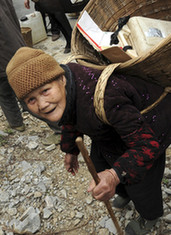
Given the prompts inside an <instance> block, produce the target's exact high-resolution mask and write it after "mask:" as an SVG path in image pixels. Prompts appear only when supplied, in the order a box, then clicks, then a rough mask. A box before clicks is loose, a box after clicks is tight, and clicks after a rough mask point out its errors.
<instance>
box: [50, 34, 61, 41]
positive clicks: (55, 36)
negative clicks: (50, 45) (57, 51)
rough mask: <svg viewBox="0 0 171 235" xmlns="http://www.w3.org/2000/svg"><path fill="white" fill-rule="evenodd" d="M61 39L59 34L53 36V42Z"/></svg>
mask: <svg viewBox="0 0 171 235" xmlns="http://www.w3.org/2000/svg"><path fill="white" fill-rule="evenodd" d="M59 38H60V35H59V34H52V41H53V42H54V41H56V40H58V39H59Z"/></svg>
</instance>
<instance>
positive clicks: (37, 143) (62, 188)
mask: <svg viewBox="0 0 171 235" xmlns="http://www.w3.org/2000/svg"><path fill="white" fill-rule="evenodd" d="M35 47H36V48H41V49H43V50H45V51H46V52H47V53H49V54H51V55H53V56H54V57H55V59H57V60H58V62H62V61H63V60H64V59H66V58H67V57H68V56H69V55H70V54H65V55H64V54H63V50H64V47H65V41H64V39H63V37H62V36H61V38H60V39H59V40H58V41H57V42H55V43H54V42H51V39H50V37H48V39H47V40H45V41H43V42H41V43H39V44H37V45H35ZM23 117H24V123H25V125H26V130H25V131H24V132H22V133H21V132H16V131H13V130H11V129H10V128H9V127H8V124H7V122H6V119H5V117H4V115H3V113H2V111H1V110H0V162H1V165H0V235H14V234H33V233H34V234H36V235H43V234H47V235H52V234H53V235H55V234H62V235H65V234H68V235H78V234H80V235H91V234H92V235H110V234H116V229H115V228H114V227H113V225H112V222H111V219H110V218H109V215H108V212H107V210H106V208H105V206H104V204H103V203H102V202H98V201H96V200H94V199H93V198H92V197H91V195H90V194H89V193H87V187H88V185H89V181H90V179H91V176H90V174H89V172H88V170H87V167H86V165H85V163H84V160H83V158H82V157H81V156H79V163H80V169H79V172H78V174H77V175H76V176H75V177H74V176H72V175H70V174H69V173H67V172H66V170H65V168H64V165H63V158H64V154H63V153H62V152H61V151H60V148H59V145H57V146H55V145H50V146H45V145H43V144H42V140H44V139H45V138H46V137H47V136H48V135H50V134H52V131H51V130H50V129H49V128H48V126H47V125H46V124H45V123H43V122H41V121H39V120H37V119H35V118H34V117H31V116H30V115H29V114H28V113H24V114H23ZM85 143H86V146H87V148H88V149H89V147H90V140H89V138H88V137H85ZM170 163H171V148H169V149H168V151H167V164H166V170H165V175H164V179H163V183H162V188H163V198H164V216H163V217H162V218H161V219H160V221H159V222H158V223H157V225H156V227H155V228H154V230H153V231H152V233H151V235H164V234H167V235H169V234H171V225H170V223H171V214H170V208H171V200H170V197H171V190H170V185H171V165H170ZM111 202H112V201H111ZM115 215H116V217H117V220H118V222H119V224H120V225H121V226H122V229H124V227H125V226H126V225H127V223H128V222H129V221H130V220H131V219H132V218H134V217H136V216H137V213H136V211H135V210H134V206H133V204H132V203H129V205H128V206H127V208H126V209H124V210H123V211H122V212H115Z"/></svg>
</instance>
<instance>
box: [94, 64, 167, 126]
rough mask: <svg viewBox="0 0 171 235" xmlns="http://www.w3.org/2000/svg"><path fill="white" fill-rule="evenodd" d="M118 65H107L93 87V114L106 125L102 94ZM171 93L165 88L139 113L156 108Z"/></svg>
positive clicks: (107, 122)
mask: <svg viewBox="0 0 171 235" xmlns="http://www.w3.org/2000/svg"><path fill="white" fill-rule="evenodd" d="M119 65H120V63H119V64H110V65H108V66H107V67H106V68H105V69H104V70H103V72H102V73H101V75H100V77H99V79H98V82H97V84H96V87H95V93H94V108H95V113H96V115H97V116H98V118H99V119H100V120H101V121H102V122H104V123H106V124H108V125H111V124H110V123H109V121H108V120H107V118H106V113H105V110H104V93H105V89H106V85H107V81H108V79H109V77H110V76H111V74H112V73H113V72H114V70H115V69H116V68H117V67H118V66H119ZM168 93H171V87H165V89H164V92H163V93H162V94H161V96H160V97H159V98H158V99H157V100H156V101H155V102H154V103H153V104H152V105H150V106H148V107H147V108H146V109H144V110H142V111H141V114H145V113H147V112H149V111H150V110H152V109H153V108H154V107H156V106H157V105H158V104H159V103H160V101H161V100H163V99H164V97H165V96H166V95H167V94H168Z"/></svg>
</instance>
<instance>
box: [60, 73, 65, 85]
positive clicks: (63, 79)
mask: <svg viewBox="0 0 171 235" xmlns="http://www.w3.org/2000/svg"><path fill="white" fill-rule="evenodd" d="M59 79H60V81H61V82H62V84H63V86H66V77H65V76H64V75H61V76H60V78H59Z"/></svg>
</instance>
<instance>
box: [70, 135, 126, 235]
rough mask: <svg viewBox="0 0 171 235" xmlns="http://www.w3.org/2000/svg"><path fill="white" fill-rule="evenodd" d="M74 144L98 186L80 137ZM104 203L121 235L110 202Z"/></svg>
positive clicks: (91, 164)
mask: <svg viewBox="0 0 171 235" xmlns="http://www.w3.org/2000/svg"><path fill="white" fill-rule="evenodd" d="M75 142H76V144H77V146H78V148H79V150H80V152H81V154H82V156H83V158H84V161H85V162H86V164H87V167H88V170H89V172H90V173H91V175H92V177H93V179H94V181H95V183H96V184H98V183H99V182H100V179H99V177H98V175H97V172H96V169H95V167H94V165H93V162H92V161H91V158H90V157H89V154H88V151H87V149H86V147H85V146H84V143H83V139H82V138H81V137H77V139H76V141H75ZM104 203H105V206H106V208H107V210H108V212H109V214H110V216H111V218H112V221H113V223H114V225H115V227H116V230H117V232H118V235H123V231H122V230H121V228H120V226H119V224H118V221H117V219H116V217H115V215H114V213H113V210H112V207H111V204H110V202H109V201H105V202H104Z"/></svg>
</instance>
